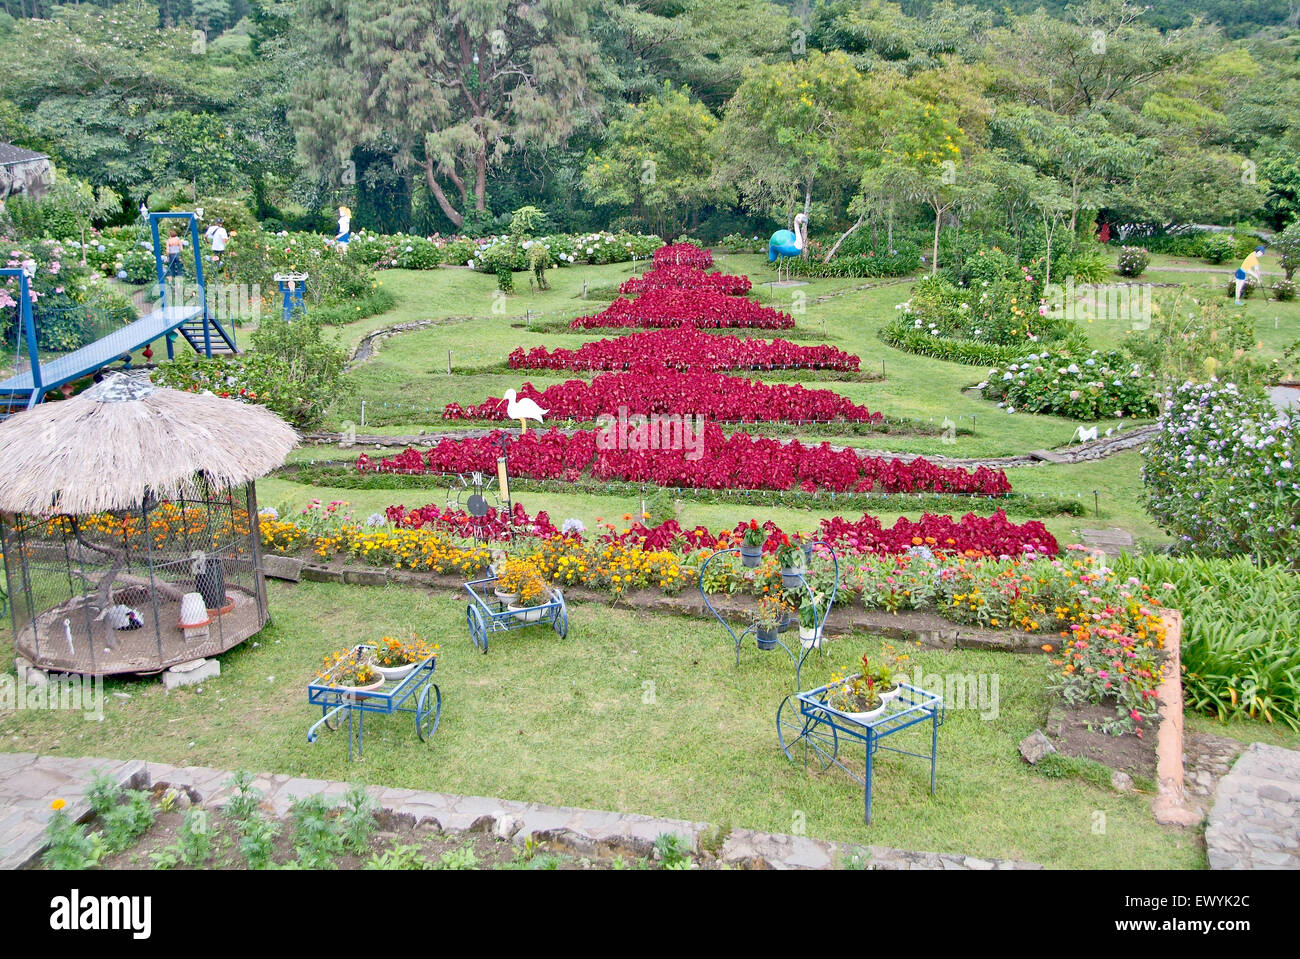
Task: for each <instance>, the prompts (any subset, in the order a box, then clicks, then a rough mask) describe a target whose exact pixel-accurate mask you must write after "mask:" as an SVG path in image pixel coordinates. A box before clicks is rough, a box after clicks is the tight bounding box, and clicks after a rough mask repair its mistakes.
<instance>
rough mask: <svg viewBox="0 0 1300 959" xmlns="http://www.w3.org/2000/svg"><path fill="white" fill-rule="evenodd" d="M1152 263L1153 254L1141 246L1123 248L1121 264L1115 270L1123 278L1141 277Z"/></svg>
mask: <svg viewBox="0 0 1300 959" xmlns="http://www.w3.org/2000/svg"><path fill="white" fill-rule="evenodd" d="M1150 263H1151V254H1150V253H1148V252H1147V251H1146V250H1145V249H1143V248H1142V247H1140V246H1122V247H1120V248H1119V262H1117V263H1116V264H1115V269H1116V270H1118V271H1119V273H1120V275H1121V276H1141V275H1142V274H1143V273H1145V272H1146V268H1147V266H1148V265H1149V264H1150Z"/></svg>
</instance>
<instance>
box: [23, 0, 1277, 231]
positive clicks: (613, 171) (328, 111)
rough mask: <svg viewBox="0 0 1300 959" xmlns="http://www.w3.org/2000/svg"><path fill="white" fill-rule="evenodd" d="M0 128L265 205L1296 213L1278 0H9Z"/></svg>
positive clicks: (578, 210) (1068, 217) (887, 216)
mask: <svg viewBox="0 0 1300 959" xmlns="http://www.w3.org/2000/svg"><path fill="white" fill-rule="evenodd" d="M0 3H2V4H3V6H2V8H0V10H2V11H3V12H0V57H3V61H4V63H5V64H6V69H5V70H4V71H3V74H0V141H4V142H10V143H15V144H18V145H21V146H25V147H28V148H31V149H36V150H40V151H42V152H46V153H48V154H49V155H50V156H51V157H53V158H54V160H55V162H56V164H57V166H58V168H59V169H60V171H63V172H65V173H66V174H67V175H69V176H70V177H72V178H74V179H75V180H78V181H84V182H85V184H87V185H88V186H89V187H91V188H92V189H93V188H96V187H99V188H110V189H111V190H112V191H113V193H112V195H113V196H115V197H118V198H120V201H121V213H120V215H119V214H118V213H117V212H116V210H115V209H114V210H109V211H107V212H106V213H104V214H103V216H102V221H103V222H119V223H120V222H128V221H129V220H130V219H131V218H132V217H133V216H134V215H135V210H136V207H137V206H138V204H139V203H140V202H141V201H142V200H143V201H146V202H149V203H150V204H151V205H156V204H159V203H168V202H175V201H176V200H177V199H178V198H185V197H187V198H189V199H190V200H191V201H196V200H198V199H201V198H205V197H221V198H235V199H239V200H241V201H243V202H244V203H245V204H246V205H247V207H248V209H249V210H250V211H251V212H252V213H253V214H254V215H255V216H257V217H258V218H259V219H261V220H263V221H264V223H265V224H266V225H269V226H271V227H276V226H278V225H282V226H283V227H285V228H314V229H321V230H326V229H329V225H330V222H331V220H330V215H329V213H330V209H331V207H332V205H333V204H335V203H337V202H340V201H346V202H348V203H350V204H351V205H352V206H353V210H354V223H355V224H356V225H357V226H364V227H366V228H369V229H374V230H380V231H386V232H395V231H409V232H413V233H420V234H432V233H443V234H448V233H466V234H469V235H481V234H483V233H486V232H491V231H493V230H495V229H500V228H501V227H502V225H503V224H504V223H505V222H506V220H507V219H508V217H509V214H510V212H511V211H513V210H515V209H517V208H519V207H520V206H523V205H535V206H537V207H539V208H540V209H541V210H543V211H544V212H545V214H546V216H547V220H548V223H549V224H550V225H551V226H552V227H553V228H555V229H557V230H568V231H574V230H587V229H597V228H607V227H612V228H616V229H618V228H623V229H633V230H645V231H652V232H657V233H660V234H663V235H666V236H675V235H678V234H679V233H683V232H689V233H691V234H692V235H695V236H698V237H701V238H703V239H706V240H708V239H712V238H715V237H718V236H721V235H723V234H727V233H736V232H741V233H747V234H748V233H751V232H752V233H756V234H757V233H762V234H764V235H765V234H766V233H767V232H770V230H771V229H773V228H775V227H778V226H785V225H788V224H789V222H790V220H791V218H792V217H793V215H794V214H795V213H796V212H799V211H800V210H803V211H805V212H807V213H808V214H809V215H810V218H811V219H812V222H813V223H814V230H815V232H816V233H817V234H819V235H820V236H822V237H823V238H824V239H825V240H826V241H827V243H828V244H829V243H830V242H833V241H834V239H835V237H836V236H837V235H839V234H841V233H842V232H843V231H845V230H847V229H850V228H855V227H864V228H867V229H870V230H871V231H872V232H873V234H875V235H877V236H879V235H882V234H883V235H886V236H888V237H891V238H892V236H893V232H894V230H895V229H899V230H912V231H913V232H914V233H916V234H917V235H918V238H919V237H921V236H922V235H923V232H922V231H923V228H924V229H929V227H928V226H927V224H929V225H930V226H933V227H935V228H936V229H937V226H938V224H940V223H948V224H951V223H953V222H956V221H962V222H969V221H978V220H979V218H980V217H981V216H990V217H996V219H997V220H998V224H999V225H1000V226H1008V225H1013V224H1014V223H1015V222H1016V221H1017V220H1018V219H1019V220H1024V221H1027V222H1034V223H1037V224H1039V227H1040V229H1042V228H1043V225H1044V224H1046V227H1047V229H1049V230H1050V229H1051V227H1052V225H1053V224H1058V223H1059V225H1060V226H1061V227H1062V230H1063V231H1066V230H1076V231H1077V230H1080V229H1091V228H1093V227H1094V226H1095V224H1096V223H1097V222H1098V221H1099V220H1100V221H1106V222H1113V223H1116V224H1126V225H1133V224H1138V225H1142V227H1143V228H1144V229H1148V230H1159V229H1165V228H1167V227H1169V226H1170V225H1172V224H1178V223H1217V224H1233V223H1239V222H1249V223H1252V224H1255V225H1258V226H1262V227H1265V228H1280V227H1281V226H1283V225H1285V223H1287V222H1289V221H1290V220H1291V219H1292V218H1293V217H1294V216H1295V215H1296V213H1297V211H1298V210H1300V202H1298V200H1300V133H1298V132H1297V128H1296V126H1295V123H1294V119H1295V117H1296V116H1300V32H1298V31H1297V21H1298V19H1300V7H1297V5H1295V4H1293V3H1289V2H1287V0H1244V2H1243V0H1236V2H1229V0H1153V2H1152V3H1151V4H1150V5H1147V6H1140V5H1135V4H1131V3H1128V2H1125V0H1089V2H1086V3H1066V2H1062V0H1044V2H1030V0H975V2H970V3H963V4H955V3H952V2H932V0H903V2H899V3H890V2H885V0H861V2H851V0H789V2H780V3H775V2H768V0H735V2H733V3H729V4H725V5H719V4H716V3H710V2H706V0H635V2H626V0H536V2H531V3H529V2H518V0H477V2H469V0H351V2H346V0H303V2H295V3H290V2H284V0H136V2H127V3H117V4H109V3H90V2H85V3H80V4H64V5H56V4H51V3H49V2H46V0H0Z"/></svg>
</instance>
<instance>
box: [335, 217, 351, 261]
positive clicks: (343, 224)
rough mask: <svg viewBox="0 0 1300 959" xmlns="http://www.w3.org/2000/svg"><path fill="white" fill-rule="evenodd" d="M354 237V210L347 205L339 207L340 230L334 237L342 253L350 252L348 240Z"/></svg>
mask: <svg viewBox="0 0 1300 959" xmlns="http://www.w3.org/2000/svg"><path fill="white" fill-rule="evenodd" d="M351 239H352V211H351V210H349V209H348V208H347V207H345V206H341V207H339V232H338V235H337V236H336V237H334V242H335V244H336V245H337V246H338V250H339V252H340V253H346V252H348V241H350V240H351Z"/></svg>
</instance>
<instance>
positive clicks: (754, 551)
mask: <svg viewBox="0 0 1300 959" xmlns="http://www.w3.org/2000/svg"><path fill="white" fill-rule="evenodd" d="M766 539H767V533H766V532H765V531H764V530H763V528H762V527H761V526H759V525H758V521H757V520H752V519H751V520H750V521H749V526H748V527H747V528H746V529H745V533H744V535H743V536H742V537H741V538H740V561H741V562H742V563H744V564H745V565H746V566H748V567H749V568H750V569H757V568H758V563H759V561H760V560H761V559H762V558H763V543H764V541H765V540H766Z"/></svg>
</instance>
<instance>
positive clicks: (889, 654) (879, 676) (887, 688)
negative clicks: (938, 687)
mask: <svg viewBox="0 0 1300 959" xmlns="http://www.w3.org/2000/svg"><path fill="white" fill-rule="evenodd" d="M907 659H908V657H907V655H906V654H900V653H899V652H898V650H897V649H896V648H895V647H894V646H892V645H891V644H889V643H885V644H884V645H883V646H881V648H880V662H879V663H878V664H877V665H876V666H875V667H874V668H873V667H870V666H869V665H868V663H867V657H866V656H863V657H862V669H863V672H867V671H868V670H870V672H871V675H872V676H874V677H875V680H876V688H877V689H878V690H880V695H881V698H882V699H884V700H885V702H889V700H891V699H895V698H897V696H898V695H899V694H900V693H901V692H902V691H903V686H902V680H903V677H902V676H901V675H900V670H901V669H902V667H903V664H904V663H906V662H907Z"/></svg>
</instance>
